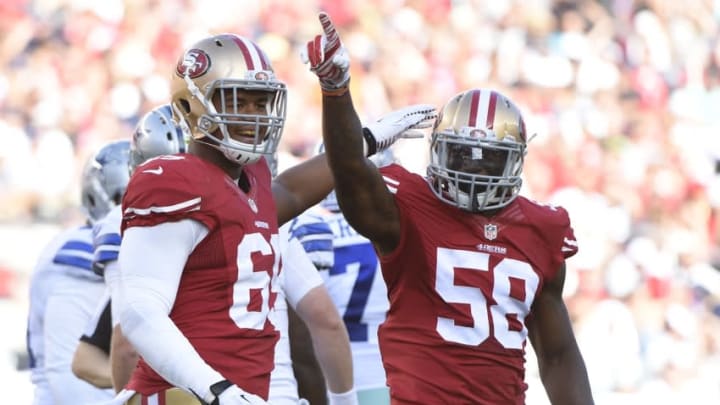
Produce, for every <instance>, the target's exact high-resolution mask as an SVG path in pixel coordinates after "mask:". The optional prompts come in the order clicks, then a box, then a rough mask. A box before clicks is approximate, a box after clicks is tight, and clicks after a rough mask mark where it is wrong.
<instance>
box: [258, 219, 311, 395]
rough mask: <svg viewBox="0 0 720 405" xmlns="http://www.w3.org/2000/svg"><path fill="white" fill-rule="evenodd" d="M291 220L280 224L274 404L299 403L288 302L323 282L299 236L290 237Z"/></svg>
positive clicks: (294, 301) (274, 313)
mask: <svg viewBox="0 0 720 405" xmlns="http://www.w3.org/2000/svg"><path fill="white" fill-rule="evenodd" d="M289 226H290V223H286V224H285V225H283V226H282V227H280V229H279V232H280V249H281V257H282V270H281V272H280V275H279V276H278V278H277V285H276V286H273V290H274V291H275V292H277V293H278V295H277V300H276V301H275V309H274V310H273V311H272V312H270V314H269V318H270V320H271V321H272V323H273V325H275V328H276V329H277V330H278V331H279V332H280V340H279V341H278V343H277V345H275V368H274V369H273V371H272V373H271V374H270V397H269V401H270V403H272V404H274V405H286V404H287V405H290V404H292V405H296V404H297V403H298V387H297V381H296V380H295V374H294V373H293V369H292V360H291V358H290V340H289V338H288V315H287V303H286V301H285V300H286V299H287V301H288V302H289V303H290V305H291V306H292V307H293V308H297V304H298V302H300V300H302V299H303V297H305V295H306V294H307V293H308V292H309V291H310V290H312V289H313V288H315V287H317V286H319V285H322V282H323V281H322V278H320V275H319V274H318V272H317V270H316V269H315V266H314V265H313V263H312V262H311V261H310V258H309V257H308V254H307V252H305V250H304V249H303V247H302V245H301V244H300V242H299V241H298V240H297V239H296V238H290V236H289V233H288V228H289Z"/></svg>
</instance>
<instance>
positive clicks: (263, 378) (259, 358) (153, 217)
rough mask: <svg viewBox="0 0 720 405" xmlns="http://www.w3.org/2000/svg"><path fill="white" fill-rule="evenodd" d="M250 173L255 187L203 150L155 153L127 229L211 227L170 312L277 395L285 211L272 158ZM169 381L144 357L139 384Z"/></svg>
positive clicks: (133, 198) (203, 346) (241, 373)
mask: <svg viewBox="0 0 720 405" xmlns="http://www.w3.org/2000/svg"><path fill="white" fill-rule="evenodd" d="M244 172H245V175H246V176H247V179H248V181H249V184H250V191H249V192H248V193H244V192H243V191H242V190H241V189H240V188H239V187H238V184H237V183H236V182H235V181H234V180H233V179H231V178H230V177H229V176H227V175H226V174H225V173H224V172H223V171H222V170H221V169H220V168H218V167H217V166H215V165H213V164H211V163H209V162H206V161H204V160H202V159H200V158H198V157H196V156H194V155H189V154H181V155H173V156H163V157H160V158H156V159H153V160H150V161H148V162H146V163H145V164H144V165H141V166H139V167H138V168H137V169H136V170H135V173H134V175H133V177H132V178H131V180H130V184H129V185H128V188H127V192H126V194H125V197H124V198H123V203H122V206H123V222H122V230H123V232H124V231H125V230H126V229H128V228H130V227H134V226H152V225H156V224H160V223H163V222H169V221H178V220H181V219H185V218H190V219H194V220H196V221H200V222H201V223H203V224H204V225H205V226H206V227H207V229H208V230H209V232H208V234H207V236H206V237H205V239H204V240H203V241H202V242H200V244H199V245H198V246H197V247H196V248H195V250H194V251H193V252H192V254H191V255H190V257H189V258H188V261H187V263H186V264H185V268H184V270H183V274H182V278H181V280H180V285H179V287H178V292H177V298H176V299H175V304H174V306H173V308H172V310H171V312H170V318H171V319H172V321H173V322H174V323H175V325H177V327H178V328H179V329H180V331H181V332H182V333H183V334H184V335H185V336H186V337H187V338H188V340H189V341H190V343H191V344H192V345H193V346H194V347H195V350H197V352H198V353H199V354H200V356H201V357H202V358H203V359H204V360H205V361H206V362H207V363H208V364H209V365H210V366H211V367H213V368H214V369H215V370H217V371H218V372H220V373H221V374H222V375H223V376H225V378H227V379H229V380H230V381H232V382H233V383H235V384H237V385H238V386H240V387H242V388H243V389H245V390H247V391H249V392H252V393H254V394H257V395H260V396H263V397H265V398H267V396H268V389H269V380H270V371H271V370H272V369H273V353H274V347H275V343H276V341H277V339H278V334H277V332H276V330H275V328H274V327H273V326H272V324H271V323H270V321H269V320H268V319H267V315H268V312H269V311H270V310H271V308H272V307H273V305H274V300H275V295H276V294H275V293H271V282H273V279H274V277H276V276H277V273H278V272H279V260H280V258H279V255H278V254H277V252H278V226H277V211H276V209H275V202H274V200H273V196H272V191H271V176H270V171H269V169H268V167H267V164H266V163H265V160H264V159H261V160H260V162H258V163H256V164H253V165H248V166H245V168H244ZM167 254H172V252H167ZM177 361H182V359H177ZM169 387H170V384H168V383H167V382H166V381H165V380H164V379H163V378H162V377H161V376H159V375H158V374H157V373H155V371H153V370H152V369H151V368H150V366H149V365H148V364H147V363H145V362H144V361H142V359H141V360H140V362H139V365H138V367H137V368H136V370H135V372H134V373H133V376H132V379H131V380H130V383H129V388H131V389H134V390H136V391H138V392H140V393H142V394H144V395H149V394H153V393H156V392H158V391H160V390H163V389H167V388H169Z"/></svg>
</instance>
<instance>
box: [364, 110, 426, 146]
mask: <svg viewBox="0 0 720 405" xmlns="http://www.w3.org/2000/svg"><path fill="white" fill-rule="evenodd" d="M435 118H437V110H436V109H435V107H434V106H432V105H429V104H417V105H411V106H409V107H404V108H401V109H399V110H395V111H392V112H390V113H387V114H385V115H384V116H382V117H381V118H380V119H379V120H377V121H376V122H374V123H372V124H369V125H367V126H365V127H364V128H363V137H364V138H365V144H364V145H363V146H364V151H365V156H372V155H374V154H375V153H378V152H381V151H383V150H385V149H387V148H389V147H390V146H391V145H392V144H393V143H395V141H397V140H398V139H400V138H422V137H423V136H424V134H423V133H422V131H420V129H424V128H430V127H431V126H432V125H433V124H434V121H435Z"/></svg>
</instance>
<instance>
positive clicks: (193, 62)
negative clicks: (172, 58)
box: [175, 49, 210, 79]
mask: <svg viewBox="0 0 720 405" xmlns="http://www.w3.org/2000/svg"><path fill="white" fill-rule="evenodd" d="M209 68H210V56H208V54H207V53H205V51H203V50H202V49H191V50H189V51H187V52H185V55H183V56H182V58H181V59H180V60H179V61H178V64H177V67H176V68H175V73H177V75H178V76H180V77H185V75H186V74H187V75H188V76H189V77H190V78H191V79H194V78H196V77H199V76H202V75H204V74H205V72H207V71H208V69H209Z"/></svg>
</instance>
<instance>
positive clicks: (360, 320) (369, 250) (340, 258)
mask: <svg viewBox="0 0 720 405" xmlns="http://www.w3.org/2000/svg"><path fill="white" fill-rule="evenodd" d="M324 218H325V222H326V223H327V224H328V225H330V228H331V229H332V232H333V236H334V238H333V249H334V253H335V255H334V256H335V257H334V265H333V267H332V268H331V269H330V270H329V271H327V272H325V271H323V272H322V273H321V274H322V276H323V279H324V282H325V286H326V287H327V289H328V292H329V293H330V297H331V298H332V300H333V302H334V303H335V305H336V306H337V309H338V312H340V314H341V315H342V317H343V321H345V326H346V327H347V330H348V335H349V336H350V346H351V349H352V355H353V375H354V377H355V388H356V389H357V390H364V389H372V388H381V387H385V386H386V384H385V369H384V368H383V365H382V359H381V357H380V348H379V346H378V337H377V331H378V326H380V324H381V323H383V322H384V321H385V316H386V313H387V310H388V299H387V288H386V286H385V281H384V280H383V278H382V272H381V271H380V264H379V262H378V259H377V255H376V253H375V250H374V249H373V246H372V244H371V243H370V241H369V240H367V239H366V238H364V237H363V236H361V235H360V234H358V233H357V231H355V230H354V229H353V228H352V227H351V226H350V225H349V224H348V223H347V221H346V220H345V217H344V216H343V215H342V213H331V214H327V215H325V216H324Z"/></svg>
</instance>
